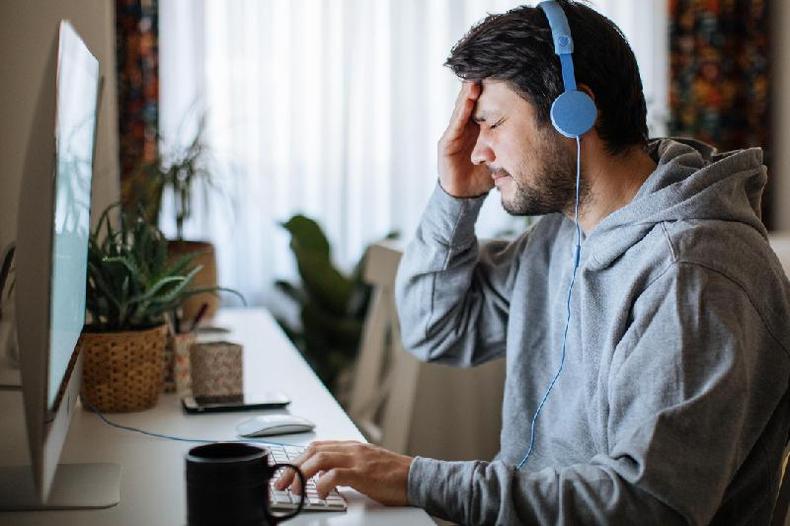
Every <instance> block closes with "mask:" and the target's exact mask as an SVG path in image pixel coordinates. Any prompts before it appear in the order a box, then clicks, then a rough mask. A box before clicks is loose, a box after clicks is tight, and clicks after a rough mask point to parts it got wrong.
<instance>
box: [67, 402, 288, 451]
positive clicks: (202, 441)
mask: <svg viewBox="0 0 790 526" xmlns="http://www.w3.org/2000/svg"><path fill="white" fill-rule="evenodd" d="M82 405H83V406H85V407H86V408H87V409H88V410H90V411H91V412H93V413H95V414H96V416H98V417H99V418H100V419H101V420H102V422H104V423H105V424H107V425H108V426H110V427H114V428H117V429H121V430H123V431H131V432H133V433H140V434H142V435H146V436H149V437H154V438H164V439H166V440H174V441H176V442H191V443H197V444H210V443H212V442H238V443H241V444H264V445H265V444H273V445H275V446H293V445H294V444H285V443H281V442H272V441H269V440H267V441H265V442H263V441H260V442H259V441H257V440H252V439H248V440H206V439H202V438H184V437H179V436H175V435H167V434H164V433H155V432H153V431H146V430H145V429H138V428H136V427H131V426H125V425H123V424H117V423H115V422H113V421H112V420H110V419H109V418H107V417H106V416H104V415H103V414H102V412H101V411H99V410H98V409H96V408H95V407H93V406H92V405H90V404H88V403H86V402H85V401H84V400H83V401H82ZM297 447H298V446H297Z"/></svg>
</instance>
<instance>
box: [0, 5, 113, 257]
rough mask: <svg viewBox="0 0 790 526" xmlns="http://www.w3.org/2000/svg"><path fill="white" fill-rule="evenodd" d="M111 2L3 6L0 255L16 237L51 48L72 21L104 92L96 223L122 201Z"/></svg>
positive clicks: (0, 28)
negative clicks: (62, 24)
mask: <svg viewBox="0 0 790 526" xmlns="http://www.w3.org/2000/svg"><path fill="white" fill-rule="evenodd" d="M114 4H115V3H114V2H111V1H108V0H59V1H57V2H54V1H51V0H2V2H0V50H2V56H1V57H0V251H1V250H2V247H4V246H5V245H6V244H7V243H8V242H9V241H11V240H13V239H15V238H16V226H17V224H16V223H17V221H16V219H17V201H18V198H19V187H20V182H21V179H22V170H23V166H24V159H25V155H26V148H27V144H26V143H27V140H28V135H29V133H30V127H31V125H32V119H33V115H32V112H33V106H34V103H35V97H36V95H37V94H38V89H39V86H40V84H41V82H42V79H43V77H44V69H45V64H46V60H47V53H48V51H49V46H50V44H51V42H52V41H53V38H54V35H55V34H56V32H57V27H58V23H59V22H60V20H61V19H68V20H69V21H70V22H71V23H72V24H73V25H74V27H75V29H76V30H77V33H78V34H79V35H80V36H81V37H82V38H83V40H85V43H86V44H87V45H88V48H89V49H90V50H91V52H92V53H93V54H94V55H95V56H96V57H97V58H98V60H99V63H100V70H101V74H102V75H103V77H104V89H103V94H102V103H101V108H100V113H99V130H98V135H97V146H96V163H95V171H94V183H93V215H92V217H93V219H94V221H95V220H96V218H97V217H98V213H97V211H101V210H102V209H103V208H104V207H105V206H106V205H107V204H109V203H110V202H112V201H115V200H117V199H118V195H119V190H118V186H119V183H118V125H117V122H118V118H117V113H118V112H117V97H116V79H115V10H114Z"/></svg>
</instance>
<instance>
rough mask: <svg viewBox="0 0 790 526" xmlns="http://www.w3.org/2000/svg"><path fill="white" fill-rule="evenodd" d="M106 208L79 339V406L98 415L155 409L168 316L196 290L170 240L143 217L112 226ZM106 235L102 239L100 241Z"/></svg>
mask: <svg viewBox="0 0 790 526" xmlns="http://www.w3.org/2000/svg"><path fill="white" fill-rule="evenodd" d="M117 206H118V204H114V205H111V206H110V207H108V208H107V209H106V210H105V211H104V212H103V213H102V215H101V217H100V219H99V221H98V224H97V225H96V228H95V229H94V230H93V231H92V232H91V234H90V237H89V242H88V278H87V294H86V308H87V312H88V324H87V325H86V327H85V329H84V331H83V334H82V335H81V337H80V340H79V343H78V346H79V352H81V353H82V354H83V384H82V389H81V393H80V394H81V397H82V399H83V402H84V403H86V404H87V405H90V406H92V407H94V408H96V409H98V410H100V411H107V412H123V411H138V410H142V409H146V408H148V407H152V406H153V405H155V404H156V401H157V398H158V395H159V393H160V392H161V390H162V380H163V366H164V355H163V349H164V347H165V343H166V338H167V330H166V316H167V315H168V313H170V312H172V311H173V310H174V309H176V308H177V307H178V306H179V304H180V303H181V302H183V301H184V299H186V298H187V297H190V296H192V295H195V294H198V293H203V292H209V293H211V292H216V290H217V288H216V287H212V288H195V287H193V286H192V285H193V281H194V277H195V275H196V274H197V273H198V272H200V266H196V265H195V262H194V260H195V256H194V255H193V254H188V255H185V256H182V257H180V258H178V259H177V260H173V259H171V258H169V257H168V252H167V240H166V239H165V237H164V235H163V234H162V232H161V231H160V230H159V229H158V228H157V227H156V226H154V225H153V224H151V223H149V222H147V221H146V220H145V218H144V216H143V213H142V211H138V213H136V214H121V215H120V222H119V223H120V225H119V228H117V229H116V228H114V227H113V226H112V223H111V221H110V218H109V215H110V212H111V211H112V210H113V209H114V208H115V207H117ZM102 234H103V235H102Z"/></svg>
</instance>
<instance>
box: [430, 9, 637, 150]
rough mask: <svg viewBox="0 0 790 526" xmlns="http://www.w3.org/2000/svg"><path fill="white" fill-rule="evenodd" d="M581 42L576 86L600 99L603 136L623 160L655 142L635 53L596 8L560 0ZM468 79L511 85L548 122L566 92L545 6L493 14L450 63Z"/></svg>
mask: <svg viewBox="0 0 790 526" xmlns="http://www.w3.org/2000/svg"><path fill="white" fill-rule="evenodd" d="M559 3H560V4H561V6H562V9H563V10H564V11H565V15H566V16H567V18H568V24H569V25H570V28H571V35H572V36H573V44H574V50H573V65H574V67H575V72H576V82H577V83H578V84H585V85H586V86H587V87H589V88H590V90H592V92H593V94H594V96H595V105H596V107H597V108H598V111H599V112H600V114H599V119H598V121H597V124H596V131H597V132H598V134H599V135H600V136H601V138H602V139H603V141H604V142H605V143H606V148H607V150H608V151H609V153H611V154H613V155H616V154H618V153H621V152H623V151H625V150H626V149H628V148H629V147H631V146H635V145H640V146H643V145H645V144H646V141H647V122H646V114H647V108H646V105H645V96H644V94H643V93H642V80H641V79H640V77H639V67H638V66H637V64H636V59H635V58H634V53H633V51H631V47H630V46H629V45H628V42H627V41H626V39H625V37H624V36H623V34H622V33H621V32H620V29H619V28H618V27H617V26H616V25H614V23H613V22H612V21H611V20H609V19H608V18H606V17H605V16H603V15H601V14H600V13H598V12H596V11H595V10H593V9H592V8H590V7H588V6H586V5H583V4H580V3H577V2H572V1H570V0H559ZM445 65H446V66H449V67H450V68H451V69H452V70H453V72H455V74H456V75H457V76H459V77H461V78H463V79H467V80H483V79H486V78H491V79H495V80H502V81H507V82H508V83H510V85H511V87H512V88H513V89H514V90H515V91H516V92H517V93H519V95H520V96H521V97H523V98H524V99H525V100H527V101H528V102H530V103H532V104H533V105H534V106H535V107H536V110H537V117H538V122H540V123H541V124H548V123H549V122H550V119H551V118H550V116H549V112H550V109H551V103H552V102H553V101H554V99H555V98H556V97H557V96H559V95H560V94H561V93H562V92H563V91H564V87H563V84H562V73H561V69H560V62H559V57H558V56H557V55H555V54H554V44H553V42H552V38H551V29H550V28H549V23H548V20H547V19H546V16H545V14H544V13H543V11H542V10H541V9H540V8H537V7H527V6H521V7H517V8H515V9H512V10H510V11H508V12H507V13H504V14H496V15H488V16H487V17H486V18H485V19H484V20H483V21H481V22H479V23H478V24H477V25H475V26H474V27H472V29H471V30H470V31H469V32H468V33H467V34H466V35H464V37H463V38H462V39H461V40H460V41H459V42H458V43H457V44H456V45H455V46H454V47H453V49H452V51H451V52H450V57H449V58H448V59H447V62H446V63H445Z"/></svg>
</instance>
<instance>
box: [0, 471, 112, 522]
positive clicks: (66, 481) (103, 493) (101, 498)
mask: <svg viewBox="0 0 790 526" xmlns="http://www.w3.org/2000/svg"><path fill="white" fill-rule="evenodd" d="M35 488H36V486H35V484H34V483H33V472H32V470H31V468H30V466H0V511H23V510H67V509H90V508H109V507H111V506H115V505H116V504H118V502H119V501H120V500H121V466H120V465H119V464H58V469H57V471H56V472H55V479H54V480H53V482H52V489H51V490H50V492H49V499H47V501H46V502H44V503H42V502H41V501H40V500H39V498H38V492H37V491H36V489H35Z"/></svg>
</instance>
